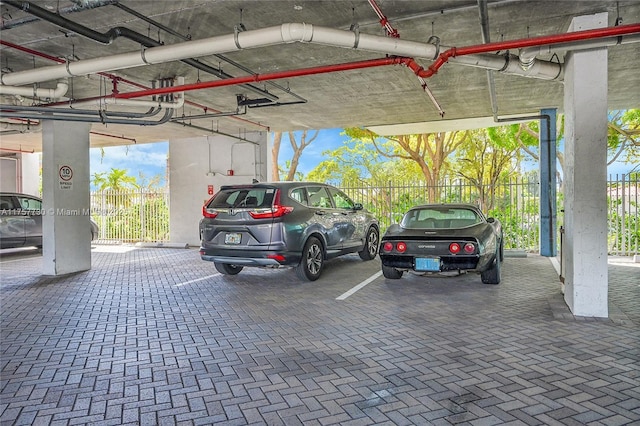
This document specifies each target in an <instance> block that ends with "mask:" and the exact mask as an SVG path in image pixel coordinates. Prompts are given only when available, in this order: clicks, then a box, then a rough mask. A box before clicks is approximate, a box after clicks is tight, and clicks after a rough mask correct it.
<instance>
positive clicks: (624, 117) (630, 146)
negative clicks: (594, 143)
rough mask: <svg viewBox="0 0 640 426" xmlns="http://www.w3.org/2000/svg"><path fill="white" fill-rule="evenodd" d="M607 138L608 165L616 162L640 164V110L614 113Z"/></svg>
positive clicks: (610, 120) (611, 116)
mask: <svg viewBox="0 0 640 426" xmlns="http://www.w3.org/2000/svg"><path fill="white" fill-rule="evenodd" d="M607 136H608V137H607V145H608V159H609V161H608V164H611V163H613V162H614V161H616V160H620V161H622V162H624V163H627V164H636V165H637V164H639V163H640V109H629V110H626V111H613V112H612V113H611V114H610V116H609V125H608V135H607Z"/></svg>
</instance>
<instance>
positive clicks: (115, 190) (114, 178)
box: [92, 167, 139, 207]
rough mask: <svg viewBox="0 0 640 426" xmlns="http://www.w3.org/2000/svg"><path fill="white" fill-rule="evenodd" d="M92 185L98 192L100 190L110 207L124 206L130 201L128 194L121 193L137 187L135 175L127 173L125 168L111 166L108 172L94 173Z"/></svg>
mask: <svg viewBox="0 0 640 426" xmlns="http://www.w3.org/2000/svg"><path fill="white" fill-rule="evenodd" d="M92 183H93V185H94V186H95V187H96V188H97V190H98V192H102V193H103V195H104V197H105V202H106V204H108V205H110V206H112V207H125V206H128V205H129V204H130V203H131V197H130V195H129V194H122V193H124V192H128V191H130V190H131V189H136V188H139V185H138V182H137V180H136V178H135V177H133V176H130V175H128V174H127V170H126V169H116V168H113V167H112V168H111V170H110V171H109V173H106V172H102V173H97V172H96V173H94V174H93V179H92Z"/></svg>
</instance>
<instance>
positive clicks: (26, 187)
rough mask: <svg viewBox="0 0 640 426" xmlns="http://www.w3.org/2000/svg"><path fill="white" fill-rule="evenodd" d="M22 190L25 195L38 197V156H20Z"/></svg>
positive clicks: (37, 154) (34, 154) (35, 154)
mask: <svg viewBox="0 0 640 426" xmlns="http://www.w3.org/2000/svg"><path fill="white" fill-rule="evenodd" d="M21 157H22V167H21V169H22V189H21V190H20V192H23V193H25V194H31V195H35V196H36V197H39V196H40V154H39V153H33V154H30V153H29V154H24V153H23V154H21Z"/></svg>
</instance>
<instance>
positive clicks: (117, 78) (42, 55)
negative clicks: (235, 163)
mask: <svg viewBox="0 0 640 426" xmlns="http://www.w3.org/2000/svg"><path fill="white" fill-rule="evenodd" d="M0 44H2V45H4V46H7V47H11V48H13V49H16V50H19V51H21V52H25V53H28V54H30V55H33V56H37V57H40V58H44V59H49V60H50V61H54V62H57V63H59V64H64V63H66V62H67V61H66V60H64V59H60V58H56V57H55V56H51V55H47V54H46V53H42V52H38V51H37V50H33V49H29V48H28V47H24V46H20V45H19V44H15V43H11V42H9V41H5V40H0ZM97 74H98V75H101V76H103V77H106V78H109V79H111V80H112V81H113V84H114V87H115V85H116V81H120V82H122V83H125V84H128V85H130V86H134V87H137V88H139V89H144V90H146V89H150V87H148V86H145V85H143V84H140V83H136V82H135V81H131V80H127V79H126V78H123V77H120V76H117V75H115V74H111V73H107V72H99V73H97ZM104 97H105V96H95V97H91V98H86V99H77V100H76V102H79V101H93V100H98V99H102V98H104ZM184 103H185V104H187V105H191V106H193V107H196V108H200V109H202V110H203V111H204V112H208V111H213V112H214V113H218V112H221V111H218V110H216V109H215V108H210V107H208V106H206V105H202V104H199V103H196V102H192V101H187V100H185V101H184ZM65 104H68V102H54V103H50V104H46V105H44V106H57V105H65ZM231 118H233V119H235V120H239V121H243V122H246V123H248V124H250V125H252V126H258V127H263V128H265V129H269V126H265V125H263V124H260V123H255V122H253V121H250V120H247V119H244V118H240V117H233V116H232V117H231Z"/></svg>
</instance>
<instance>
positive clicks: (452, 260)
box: [380, 254, 480, 271]
mask: <svg viewBox="0 0 640 426" xmlns="http://www.w3.org/2000/svg"><path fill="white" fill-rule="evenodd" d="M380 260H381V261H382V264H383V265H384V266H389V267H392V268H397V269H411V270H415V257H414V256H397V255H382V254H381V255H380ZM479 260H480V256H478V255H474V256H441V257H440V271H457V270H476V268H478V263H479Z"/></svg>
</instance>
